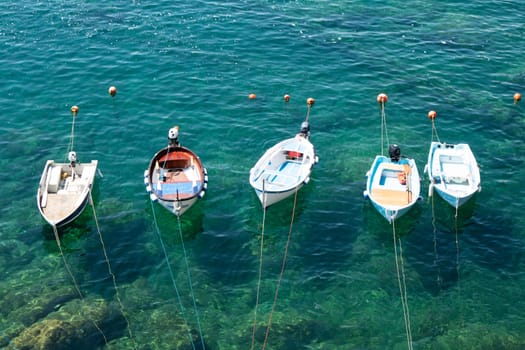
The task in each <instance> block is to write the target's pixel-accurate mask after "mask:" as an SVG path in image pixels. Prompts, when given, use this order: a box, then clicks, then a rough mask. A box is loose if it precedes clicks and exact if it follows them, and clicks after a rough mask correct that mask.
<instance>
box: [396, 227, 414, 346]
mask: <svg viewBox="0 0 525 350" xmlns="http://www.w3.org/2000/svg"><path fill="white" fill-rule="evenodd" d="M392 236H393V239H394V255H395V261H396V272H397V282H398V285H399V294H400V296H401V305H402V307H403V318H404V321H405V331H406V337H407V345H408V349H409V350H412V331H411V329H410V328H411V327H410V313H409V310H408V300H407V287H406V277H405V268H404V263H403V247H402V245H401V239H400V238H398V239H397V240H398V241H399V258H398V254H397V241H396V228H395V221H394V220H393V221H392ZM399 260H400V262H399ZM400 265H401V267H400Z"/></svg>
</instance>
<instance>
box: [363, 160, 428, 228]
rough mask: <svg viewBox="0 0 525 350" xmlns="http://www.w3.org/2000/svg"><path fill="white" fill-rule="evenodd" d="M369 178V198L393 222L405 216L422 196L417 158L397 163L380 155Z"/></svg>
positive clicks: (366, 194)
mask: <svg viewBox="0 0 525 350" xmlns="http://www.w3.org/2000/svg"><path fill="white" fill-rule="evenodd" d="M366 178H367V180H366V190H365V192H364V195H365V197H366V198H368V199H370V202H371V203H372V205H373V206H374V208H375V209H376V210H377V211H378V212H379V213H380V214H381V215H382V216H383V217H384V218H385V219H386V220H387V221H388V222H389V223H392V221H394V220H396V219H398V218H400V217H402V216H403V215H405V214H406V213H407V212H408V211H409V210H410V209H411V208H412V207H413V205H414V204H415V203H416V202H417V201H418V200H419V199H420V190H421V187H420V178H419V173H418V170H417V166H416V163H415V161H414V160H413V159H409V158H403V159H401V160H400V161H398V162H394V161H392V160H390V158H387V157H385V156H376V158H375V159H374V162H373V163H372V166H371V168H370V170H369V171H368V172H367V174H366Z"/></svg>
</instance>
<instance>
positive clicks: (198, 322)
mask: <svg viewBox="0 0 525 350" xmlns="http://www.w3.org/2000/svg"><path fill="white" fill-rule="evenodd" d="M177 223H178V227H179V237H180V243H181V246H182V251H183V253H184V262H185V265H186V274H187V276H188V285H189V287H190V292H191V299H192V301H193V310H194V312H195V318H196V320H197V326H198V327H199V335H200V338H201V345H202V349H203V350H204V349H205V347H204V337H203V336H202V327H201V320H200V317H199V311H198V310H197V303H196V302H195V293H194V292H193V282H192V278H191V272H190V266H189V264H188V255H187V253H186V248H185V247H184V238H183V237H182V225H181V221H180V216H179V215H177Z"/></svg>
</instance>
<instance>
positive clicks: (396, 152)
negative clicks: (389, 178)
mask: <svg viewBox="0 0 525 350" xmlns="http://www.w3.org/2000/svg"><path fill="white" fill-rule="evenodd" d="M388 155H389V156H390V160H392V161H393V162H399V158H400V157H401V148H399V146H398V145H396V144H395V143H394V144H393V145H390V147H388Z"/></svg>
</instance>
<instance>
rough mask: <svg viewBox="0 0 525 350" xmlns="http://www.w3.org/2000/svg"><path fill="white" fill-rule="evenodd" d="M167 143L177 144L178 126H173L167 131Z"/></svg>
mask: <svg viewBox="0 0 525 350" xmlns="http://www.w3.org/2000/svg"><path fill="white" fill-rule="evenodd" d="M168 144H169V145H170V146H178V145H179V127H178V126H174V127H173V128H171V129H170V130H169V131H168Z"/></svg>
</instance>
